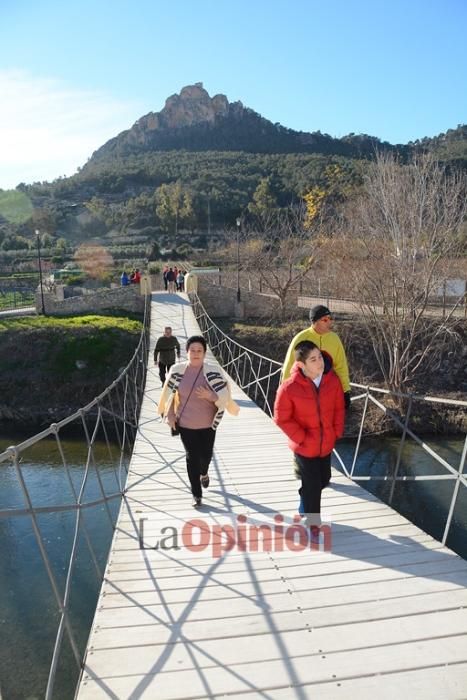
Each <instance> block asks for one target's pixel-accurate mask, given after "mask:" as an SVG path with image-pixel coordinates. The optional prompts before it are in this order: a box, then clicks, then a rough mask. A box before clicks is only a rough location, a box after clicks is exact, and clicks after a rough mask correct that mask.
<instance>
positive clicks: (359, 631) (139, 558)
mask: <svg viewBox="0 0 467 700" xmlns="http://www.w3.org/2000/svg"><path fill="white" fill-rule="evenodd" d="M165 325H171V326H172V327H173V330H174V333H175V335H177V336H178V338H179V339H180V340H181V341H183V340H184V339H185V338H186V337H187V336H189V335H192V334H193V333H197V332H199V329H198V327H197V325H196V322H195V321H194V317H193V314H192V311H191V308H190V306H189V304H188V302H187V300H186V297H184V296H183V295H169V294H163V293H162V294H154V295H153V307H152V326H151V339H152V346H151V347H153V346H154V343H155V339H156V338H157V337H158V336H159V335H160V334H161V332H162V329H163V327H164V326H165ZM159 393H160V382H159V377H158V373H157V371H156V368H155V367H154V366H153V362H152V354H151V359H150V369H149V372H148V379H147V389H146V395H145V399H144V403H143V407H142V413H141V417H140V426H139V433H138V437H137V440H136V443H135V447H134V452H133V456H132V459H131V464H130V473H129V477H128V489H129V490H128V494H127V497H126V500H125V502H124V504H123V505H122V508H121V512H120V516H119V520H118V525H117V530H116V533H115V537H114V541H113V545H112V550H111V554H110V557H109V562H108V566H107V570H106V578H105V581H104V584H103V587H102V591H101V595H100V598H99V602H98V607H97V612H96V616H95V619H94V624H93V628H92V631H91V635H90V639H89V645H88V652H87V658H86V666H85V669H84V672H83V675H82V679H81V683H80V686H79V690H78V694H77V698H78V699H79V700H90V699H91V698H92V699H94V698H118V699H123V698H125V699H126V698H131V699H136V698H145V699H151V700H154V699H155V698H156V699H157V700H169V699H170V700H175V699H178V700H181V699H182V698H183V699H186V700H187V699H194V698H220V697H224V696H225V697H229V698H245V699H246V698H253V697H261V698H271V699H274V700H282V699H284V700H289V699H290V698H299V699H301V700H304V699H306V698H319V699H320V700H334V699H335V698H341V697H342V698H344V697H345V698H351V699H352V698H359V700H365V699H366V698H372V699H373V698H374V697H375V695H377V697H378V700H386V699H388V700H389V699H391V700H393V698H398V697H399V696H400V695H402V694H404V695H405V696H406V697H409V698H411V700H412V699H413V698H423V699H424V700H425V699H426V698H436V699H437V700H438V698H440V697H442V698H443V700H446V699H449V700H451V699H452V700H453V699H460V698H466V697H467V636H466V633H467V612H466V609H467V591H466V586H467V562H466V561H464V560H463V559H461V558H460V557H458V556H457V555H455V554H454V553H452V552H451V551H450V550H448V549H447V548H446V547H443V546H442V545H441V544H440V543H439V542H436V541H435V540H433V539H432V538H431V537H429V536H428V535H426V534H425V533H423V532H422V531H421V530H419V529H418V528H417V527H415V526H414V525H412V524H411V523H410V522H408V521H407V520H406V519H405V518H403V517H401V516H400V515H398V514H397V513H396V512H394V511H393V510H392V509H390V508H389V507H387V506H386V505H384V504H382V503H381V502H380V501H378V500H377V499H376V498H375V497H374V496H372V495H371V494H369V493H367V492H366V491H365V490H363V489H362V488H360V487H359V486H356V485H355V484H353V483H352V482H351V481H349V480H348V479H347V478H345V477H343V476H342V475H340V474H339V473H338V472H337V471H334V472H333V480H332V483H331V486H330V487H329V488H328V489H326V491H325V493H324V515H325V516H326V520H330V521H331V522H332V547H331V550H330V551H310V549H309V548H306V549H304V550H303V551H300V552H294V551H290V549H289V548H288V546H284V547H283V551H269V552H263V551H257V552H254V551H246V552H242V551H239V548H238V547H234V548H233V549H232V550H231V551H230V552H226V553H223V554H222V556H213V554H212V550H211V545H210V546H209V547H207V548H206V549H204V550H203V551H198V552H194V551H191V550H190V549H189V548H187V547H186V546H181V547H180V549H178V550H175V549H168V548H165V549H164V548H163V547H162V545H161V544H160V543H161V541H162V540H163V538H164V537H165V538H167V539H166V540H165V544H166V545H169V546H170V545H171V544H172V545H173V544H175V536H176V535H175V534H174V533H177V536H178V535H179V533H181V532H182V529H183V527H184V526H185V527H186V523H187V521H190V519H193V518H196V519H198V520H201V521H203V523H205V527H206V528H207V529H208V531H209V533H211V532H212V528H213V527H214V526H222V525H227V524H228V525H236V524H238V520H237V517H238V515H240V514H242V515H245V516H246V517H247V523H256V524H261V523H272V517H273V515H274V514H275V513H276V514H277V513H278V512H280V513H281V514H283V516H284V518H285V519H286V520H285V522H290V521H291V519H292V517H293V515H294V513H295V512H296V508H297V502H298V501H297V481H296V480H295V479H294V477H293V475H292V470H291V457H290V452H289V450H288V448H287V446H286V440H285V436H284V435H283V434H282V433H281V432H280V431H279V430H278V429H277V428H276V427H275V425H274V424H273V422H272V421H271V420H270V419H269V418H268V417H267V416H266V415H265V414H264V413H262V411H261V410H260V409H258V408H257V407H256V406H255V405H254V404H253V403H252V402H251V401H250V400H249V399H248V398H247V397H246V395H245V394H243V392H241V391H240V390H239V389H238V388H236V387H234V398H235V399H236V400H237V401H238V402H239V403H240V404H241V412H240V415H239V416H238V417H236V418H234V417H231V416H226V417H225V418H224V419H223V421H222V422H221V425H220V427H219V430H218V436H217V439H216V450H215V456H214V459H213V462H212V464H211V468H210V476H211V484H210V487H209V489H208V490H207V491H205V494H204V496H205V497H204V500H203V507H202V508H201V509H199V510H198V511H196V510H195V509H193V508H192V507H191V495H190V493H189V489H188V480H187V476H186V469H185V461H184V453H183V449H182V445H181V442H180V440H179V438H172V437H171V436H170V434H169V430H168V428H167V426H166V425H162V424H161V423H160V421H158V420H156V404H157V400H158V396H159ZM141 519H144V537H143V538H141ZM164 528H166V529H165V530H164ZM141 539H142V540H143V543H144V547H145V548H140V540H141ZM158 542H159V548H156V544H157V543H158ZM178 543H179V544H181V542H180V538H179V539H178Z"/></svg>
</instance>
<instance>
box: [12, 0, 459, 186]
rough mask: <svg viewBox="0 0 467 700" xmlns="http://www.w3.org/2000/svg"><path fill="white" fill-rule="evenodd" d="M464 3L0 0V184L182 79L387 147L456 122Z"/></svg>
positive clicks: (37, 171)
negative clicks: (385, 143) (371, 137)
mask: <svg viewBox="0 0 467 700" xmlns="http://www.w3.org/2000/svg"><path fill="white" fill-rule="evenodd" d="M466 36H467V0H404V1H402V0H321V1H318V0H235V1H232V0H229V1H227V0H171V2H168V1H167V0H133V1H132V2H130V1H129V0H80V2H75V1H74V0H69V1H68V2H64V0H60V1H59V0H41V2H37V0H0V95H1V108H0V188H4V189H5V188H7V187H14V186H16V185H17V184H18V183H19V182H21V181H24V182H33V181H36V180H53V179H54V178H56V177H59V176H61V175H71V174H73V172H75V171H76V169H77V167H79V166H80V165H83V164H84V163H85V162H86V160H87V159H88V158H89V157H90V156H91V154H92V152H93V151H94V150H95V149H96V148H98V147H99V146H101V145H102V144H103V143H104V142H105V141H107V140H108V139H109V138H112V137H113V136H115V135H116V134H117V133H119V132H120V131H122V130H124V129H127V128H129V127H131V125H132V124H133V123H134V122H135V121H136V120H137V119H138V118H139V117H141V116H142V115H144V114H147V113H148V112H150V111H159V110H160V109H162V107H163V106H164V102H165V99H166V98H167V97H168V96H169V95H172V94H174V93H176V92H179V91H180V90H181V88H182V87H183V86H184V85H189V84H193V83H195V82H203V84H204V87H205V88H206V89H207V90H208V92H209V94H210V95H215V94H216V93H223V94H225V95H227V97H228V99H229V101H235V100H241V101H242V102H243V104H244V105H246V106H248V107H251V108H252V109H254V110H256V111H257V112H259V113H260V114H262V115H263V116H264V117H266V118H267V119H270V120H271V121H273V122H280V123H281V124H283V125H284V126H287V127H290V128H293V129H301V130H304V131H315V130H320V131H322V132H323V133H328V134H331V135H332V136H343V135H344V134H348V133H350V132H355V133H367V134H372V135H375V136H378V137H379V138H381V139H383V140H388V141H390V142H392V143H407V142H408V141H411V140H415V139H417V138H420V137H423V136H433V135H435V134H438V133H440V132H442V131H446V130H447V129H449V128H455V127H456V126H457V125H458V124H461V123H466V122H467V85H466V82H467V77H466V76H467V49H466V46H467V42H466Z"/></svg>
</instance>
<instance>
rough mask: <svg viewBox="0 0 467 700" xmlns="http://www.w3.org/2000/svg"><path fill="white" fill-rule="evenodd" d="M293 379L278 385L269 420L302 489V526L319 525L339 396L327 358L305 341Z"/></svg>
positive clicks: (339, 428)
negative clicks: (276, 429) (278, 431)
mask: <svg viewBox="0 0 467 700" xmlns="http://www.w3.org/2000/svg"><path fill="white" fill-rule="evenodd" d="M293 360H294V365H293V368H292V375H291V376H290V377H289V378H288V379H286V380H285V382H283V384H281V386H280V387H279V389H278V392H277V396H276V400H275V403H274V421H275V423H276V424H277V425H278V426H279V428H281V430H283V431H284V433H285V434H286V435H287V437H288V439H289V447H290V449H291V450H292V452H293V453H294V456H295V463H296V465H297V467H298V472H299V477H300V479H301V481H302V485H301V487H300V489H299V490H298V492H299V494H300V499H301V503H302V504H303V510H302V511H301V512H302V513H303V514H305V515H306V517H307V525H312V526H319V525H320V524H321V515H320V514H321V492H322V490H323V488H325V487H326V486H327V485H328V484H329V481H330V480H331V453H332V450H333V449H334V445H335V444H336V440H337V439H338V438H340V437H341V436H342V434H343V432H344V418H345V408H344V393H343V391H342V384H341V382H340V380H339V379H338V377H337V376H336V374H335V373H334V372H333V370H332V369H331V361H330V359H329V357H326V356H324V357H323V355H322V354H321V351H320V350H319V348H318V347H317V346H316V345H315V343H313V342H311V341H310V340H303V341H301V342H299V343H297V344H296V346H295V349H294V351H293Z"/></svg>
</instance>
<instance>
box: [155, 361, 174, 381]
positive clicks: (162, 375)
mask: <svg viewBox="0 0 467 700" xmlns="http://www.w3.org/2000/svg"><path fill="white" fill-rule="evenodd" d="M157 364H158V367H159V378H160V380H161V382H162V384H163V383H164V382H165V375H166V374H167V372H168V371H169V369H170V368H171V367H172V365H173V362H171V363H170V365H164V363H163V362H158V363H157Z"/></svg>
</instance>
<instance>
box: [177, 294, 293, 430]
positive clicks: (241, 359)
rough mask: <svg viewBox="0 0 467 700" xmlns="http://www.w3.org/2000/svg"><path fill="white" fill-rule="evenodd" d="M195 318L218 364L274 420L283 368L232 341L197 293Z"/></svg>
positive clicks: (194, 310) (193, 297)
mask: <svg viewBox="0 0 467 700" xmlns="http://www.w3.org/2000/svg"><path fill="white" fill-rule="evenodd" d="M189 296H190V301H191V304H192V308H193V312H194V315H195V318H196V320H197V322H198V325H199V327H200V328H201V332H202V333H203V335H204V337H205V338H206V342H207V343H208V345H209V347H210V349H211V351H212V352H213V354H214V355H215V357H216V358H217V360H218V362H219V364H220V365H221V366H222V367H223V368H224V370H225V371H226V372H227V373H228V374H229V375H230V376H231V377H232V379H233V380H234V382H235V383H236V384H237V385H238V386H239V387H240V388H241V389H242V390H243V391H244V392H245V393H246V394H247V396H249V397H250V398H251V399H252V400H253V401H254V402H255V403H256V404H257V405H258V406H259V407H260V408H262V409H263V411H264V412H265V413H267V414H268V415H269V416H271V417H272V415H273V410H274V397H275V395H276V391H277V388H278V386H279V383H280V373H281V369H282V365H281V364H280V363H279V362H276V361H275V360H271V359H270V358H268V357H265V356H264V355H260V354H259V353H257V352H253V351H252V350H249V349H248V348H246V347H244V346H243V345H240V343H237V342H236V341H235V340H233V339H232V338H229V336H228V335H226V334H225V333H224V332H223V331H222V330H221V329H220V328H219V326H217V325H216V324H215V323H214V321H213V320H212V319H211V318H210V316H209V315H208V314H207V312H206V309H205V308H204V306H203V304H202V303H201V301H200V299H199V297H198V295H197V294H195V293H193V292H192V293H190V295H189Z"/></svg>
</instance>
